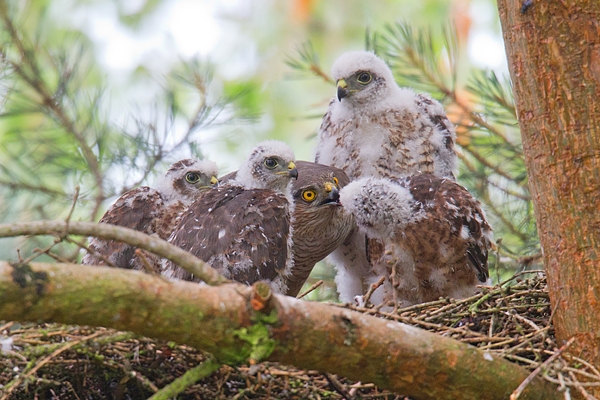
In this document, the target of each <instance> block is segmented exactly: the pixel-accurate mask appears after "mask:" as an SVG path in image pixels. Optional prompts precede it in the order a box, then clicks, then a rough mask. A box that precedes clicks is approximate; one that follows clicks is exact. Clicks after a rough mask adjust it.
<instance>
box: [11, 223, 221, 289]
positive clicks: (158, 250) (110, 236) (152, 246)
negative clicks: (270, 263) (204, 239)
mask: <svg viewBox="0 0 600 400" xmlns="http://www.w3.org/2000/svg"><path fill="white" fill-rule="evenodd" d="M69 234H72V235H83V236H95V237H98V238H101V239H106V240H117V241H122V242H125V243H128V244H130V245H132V246H135V247H139V248H141V249H144V250H147V251H149V252H152V253H154V254H157V255H159V256H161V257H164V258H166V259H168V260H170V261H173V262H174V263H176V264H178V265H179V266H180V267H181V268H184V269H185V270H187V271H189V272H190V273H192V274H194V275H195V276H197V277H198V278H200V279H202V280H203V281H204V282H206V283H208V284H209V285H217V284H220V283H225V282H227V279H225V278H224V277H223V276H221V275H220V274H219V273H218V272H217V271H216V270H214V269H213V268H211V267H209V266H208V265H206V263H204V262H203V261H202V260H200V259H199V258H197V257H195V256H193V255H192V254H190V253H188V252H187V251H184V250H181V249H180V248H179V247H177V246H173V245H172V244H170V243H168V242H166V241H164V240H162V239H160V238H158V237H155V236H148V235H146V234H143V233H141V232H138V231H135V230H133V229H129V228H123V227H121V226H115V225H109V224H95V223H93V222H79V221H78V222H73V221H71V222H68V223H67V222H65V221H51V220H47V221H34V222H22V223H15V224H0V238H2V237H12V236H24V235H53V236H57V237H59V238H65V237H66V236H67V235H69Z"/></svg>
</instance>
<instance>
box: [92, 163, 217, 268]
mask: <svg viewBox="0 0 600 400" xmlns="http://www.w3.org/2000/svg"><path fill="white" fill-rule="evenodd" d="M216 175H217V166H216V164H215V163H213V162H212V161H209V160H196V159H184V160H180V161H178V162H176V163H174V164H172V165H171V167H170V168H169V170H168V171H167V173H166V174H165V176H164V177H162V178H161V179H160V180H159V181H158V182H157V184H156V189H153V188H151V187H148V186H140V187H138V188H136V189H132V190H129V191H127V192H125V193H124V194H123V195H122V196H121V197H119V198H118V199H117V200H116V201H115V202H114V204H113V205H112V206H110V207H109V209H108V210H107V211H106V213H105V214H104V216H103V217H102V218H101V219H100V221H99V222H100V223H105V224H111V225H118V226H123V227H126V228H131V229H135V230H137V231H140V232H144V233H146V234H148V235H152V234H157V235H158V236H159V237H160V238H161V239H165V240H166V239H167V238H168V237H169V236H170V235H171V231H172V230H173V228H174V226H175V219H176V217H177V215H178V214H179V213H180V212H182V211H183V210H184V209H185V207H187V206H188V205H189V204H190V203H192V201H194V200H195V199H196V198H198V197H199V196H200V195H201V194H202V193H203V192H205V191H206V190H207V189H209V188H210V186H211V185H214V184H216ZM89 248H90V250H91V251H92V252H91V253H86V255H85V256H84V257H83V260H82V264H88V265H112V266H116V267H119V268H133V269H143V263H142V262H141V260H140V259H139V258H138V257H134V252H135V248H134V247H132V246H129V245H127V244H124V243H121V242H117V241H112V240H109V241H106V240H101V239H98V238H94V237H92V238H90V243H89ZM148 258H149V259H150V260H149V261H150V263H151V264H153V267H157V265H154V264H156V263H157V262H158V258H156V257H153V256H151V255H148ZM107 261H108V263H107Z"/></svg>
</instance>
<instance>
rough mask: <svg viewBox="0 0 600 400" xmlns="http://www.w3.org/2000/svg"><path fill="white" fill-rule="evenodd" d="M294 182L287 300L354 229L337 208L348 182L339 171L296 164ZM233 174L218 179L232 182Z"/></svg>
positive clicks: (331, 168)
mask: <svg viewBox="0 0 600 400" xmlns="http://www.w3.org/2000/svg"><path fill="white" fill-rule="evenodd" d="M296 167H297V168H298V179H296V180H293V181H292V196H293V199H294V220H293V224H292V227H293V232H294V233H293V235H292V239H293V245H292V253H293V255H294V267H293V268H292V270H291V272H290V274H289V275H287V276H286V278H285V284H286V285H287V291H286V292H285V294H287V295H288V296H296V295H297V294H298V293H299V292H300V289H302V285H303V284H304V282H306V280H307V279H308V276H309V275H310V273H311V271H312V270H313V268H314V266H315V264H316V263H317V262H319V261H321V260H323V259H324V258H325V257H327V255H329V254H330V253H331V252H332V251H333V250H335V249H336V248H337V247H338V246H339V245H340V244H341V243H342V242H343V241H344V240H345V239H346V238H347V237H348V235H349V234H350V232H351V231H352V230H353V229H357V228H356V224H355V223H354V218H353V217H352V214H350V213H347V212H345V211H344V209H343V208H342V207H340V202H339V190H340V189H341V188H342V187H344V186H346V185H347V184H348V182H349V179H348V176H347V175H346V174H345V173H344V171H342V170H341V169H339V168H335V167H330V166H328V165H323V164H317V163H313V162H308V161H296ZM236 173H237V171H234V172H231V173H229V174H227V175H225V176H223V177H222V178H220V179H219V181H220V182H223V183H226V182H228V181H230V180H232V179H235V177H236Z"/></svg>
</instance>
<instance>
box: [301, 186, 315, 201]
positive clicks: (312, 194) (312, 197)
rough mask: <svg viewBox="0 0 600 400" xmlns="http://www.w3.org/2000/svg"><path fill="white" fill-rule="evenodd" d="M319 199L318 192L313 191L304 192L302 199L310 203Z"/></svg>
mask: <svg viewBox="0 0 600 400" xmlns="http://www.w3.org/2000/svg"><path fill="white" fill-rule="evenodd" d="M316 198H317V192H316V191H314V190H312V189H307V190H305V191H303V192H302V199H304V200H305V201H308V202H312V201H315V199H316Z"/></svg>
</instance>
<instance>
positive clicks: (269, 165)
mask: <svg viewBox="0 0 600 400" xmlns="http://www.w3.org/2000/svg"><path fill="white" fill-rule="evenodd" d="M277 165H279V164H278V163H277V160H276V159H274V158H267V159H266V160H265V167H267V168H269V169H274V168H275V167H277Z"/></svg>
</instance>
